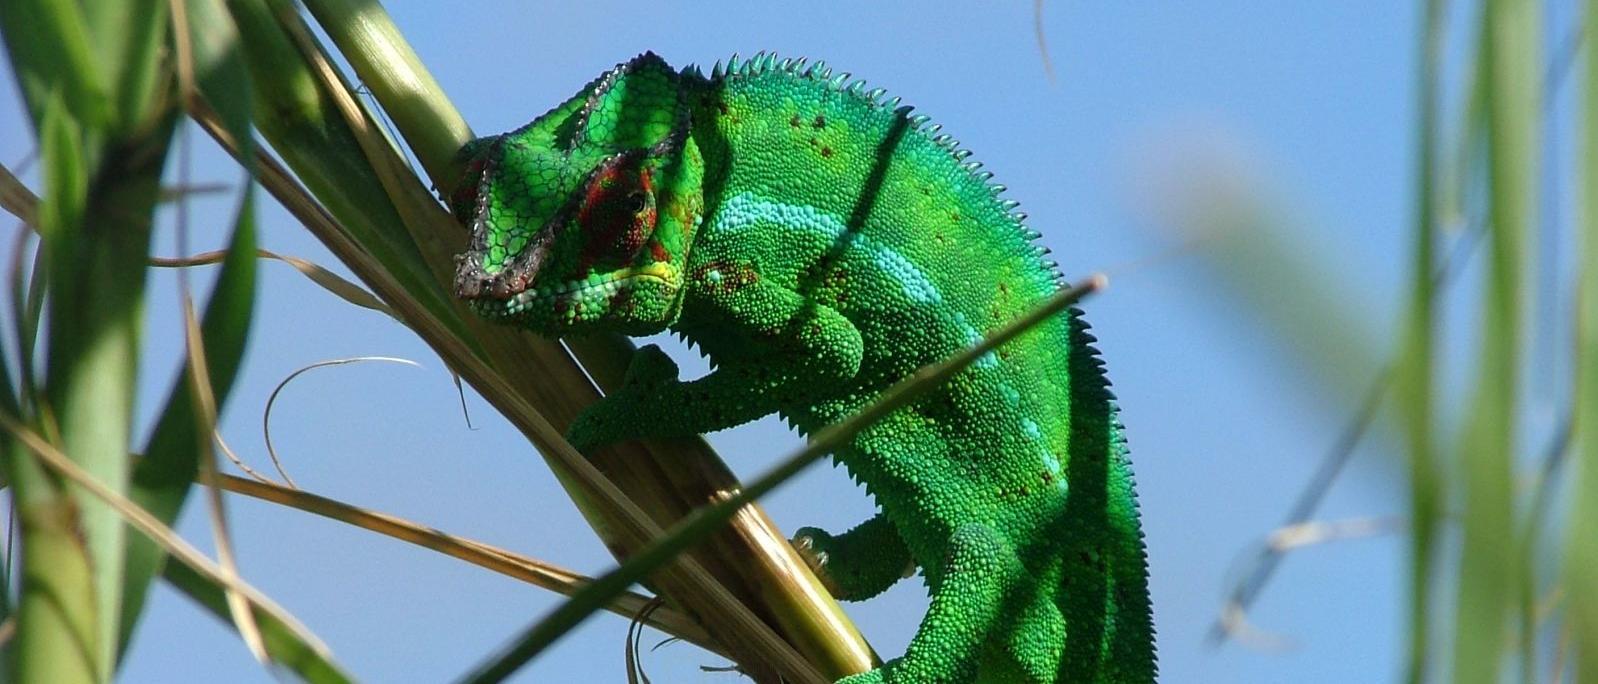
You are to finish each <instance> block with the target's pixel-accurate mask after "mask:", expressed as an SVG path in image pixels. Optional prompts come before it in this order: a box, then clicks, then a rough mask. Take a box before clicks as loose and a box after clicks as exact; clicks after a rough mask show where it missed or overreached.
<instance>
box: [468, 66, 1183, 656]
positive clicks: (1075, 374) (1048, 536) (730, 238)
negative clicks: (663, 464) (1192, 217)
mask: <svg viewBox="0 0 1598 684" xmlns="http://www.w3.org/2000/svg"><path fill="white" fill-rule="evenodd" d="M969 155H970V152H969V151H968V150H966V149H965V148H962V147H961V146H960V145H959V144H958V143H956V142H955V141H954V140H953V139H952V138H950V137H949V136H948V135H947V134H944V133H942V132H941V129H940V128H939V126H937V125H935V124H931V123H930V122H929V119H928V117H926V116H924V115H920V114H914V113H912V109H911V108H910V107H907V106H901V105H900V101H899V99H898V98H892V99H889V98H886V97H885V94H884V91H883V90H882V89H870V90H867V89H866V86H865V84H864V82H863V81H861V80H856V79H852V78H851V76H850V75H849V74H847V73H838V74H833V73H832V70H831V69H830V68H828V67H827V66H826V65H825V64H824V63H823V62H819V61H817V62H814V63H807V60H803V59H779V58H778V57H777V56H776V55H775V54H769V53H761V54H759V55H756V56H754V57H753V58H751V59H747V60H739V59H738V57H737V56H736V55H735V56H734V57H733V58H732V59H730V60H728V62H727V64H726V66H725V67H723V66H722V65H721V64H720V63H719V62H718V63H717V64H716V66H715V68H713V69H711V71H710V73H709V74H708V75H706V74H705V73H704V71H703V70H701V69H699V68H697V67H693V66H690V67H688V68H686V69H683V70H681V71H678V70H674V69H673V68H672V67H670V66H669V65H668V64H667V63H666V62H665V61H664V60H663V59H662V58H660V57H658V56H656V55H655V54H653V53H644V54H642V55H640V56H638V57H635V58H633V59H632V60H630V61H627V62H625V63H622V64H620V65H618V66H616V67H615V68H614V69H612V70H610V71H608V72H606V73H604V74H603V75H601V76H600V77H599V78H597V79H595V80H594V81H592V82H590V83H589V84H588V85H586V86H584V87H583V88H582V90H580V91H579V92H578V93H577V94H576V95H574V96H573V97H571V98H570V99H568V100H566V101H565V102H563V103H561V104H560V105H559V106H557V107H555V108H554V109H552V110H550V111H549V112H548V113H546V114H544V115H542V116H540V117H538V118H537V119H535V120H533V121H532V122H531V123H528V124H527V125H525V126H523V127H521V128H519V129H516V130H514V131H511V132H509V133H505V134H501V135H496V136H490V137H485V138H478V139H476V140H473V141H472V142H470V143H468V144H467V145H466V146H465V147H464V148H462V150H461V156H460V161H461V163H462V164H463V168H464V169H465V174H464V176H463V178H464V180H463V181H462V182H461V183H459V184H457V186H456V188H455V189H454V190H451V191H450V192H449V194H448V195H447V197H446V199H447V201H448V203H449V205H450V209H451V210H452V212H453V213H454V214H455V215H456V217H457V218H458V219H459V220H460V221H461V222H462V223H463V225H465V226H466V227H467V228H469V229H470V232H471V236H470V241H469V245H468V247H467V250H466V252H465V253H464V254H461V255H459V256H457V257H456V274H455V275H456V277H455V283H454V285H455V289H456V290H457V295H458V296H459V297H461V298H463V299H464V300H466V302H467V303H468V305H469V306H470V307H471V308H472V309H474V310H475V311H476V312H478V313H479V314H482V315H484V316H487V317H489V318H491V319H494V320H497V321H500V322H503V323H507V324H510V325H514V326H519V327H522V328H525V329H529V330H532V331H534V332H537V333H539V334H543V335H547V336H552V337H558V336H563V335H577V334H584V333H592V332H596V331H610V332H619V333H622V334H626V335H633V336H640V335H647V334H653V333H657V332H661V331H664V330H670V331H673V332H676V333H678V334H680V335H681V336H683V337H684V338H686V339H687V340H688V341H689V342H690V343H691V344H693V345H697V347H698V348H699V349H700V350H701V351H702V352H703V353H704V354H705V355H706V356H708V358H709V360H710V363H711V370H710V372H708V373H707V374H706V375H704V376H703V377H699V378H697V379H691V380H681V379H679V377H678V375H679V372H678V369H677V366H676V365H675V364H674V363H673V362H672V361H671V360H670V359H669V358H668V357H667V356H666V355H665V354H664V352H662V351H661V350H660V349H659V348H658V347H655V346H653V345H650V346H645V347H643V348H641V349H639V350H638V352H637V353H636V354H635V355H634V357H633V360H632V362H631V363H630V366H629V368H628V369H627V372H626V377H625V380H624V381H623V383H622V385H621V386H620V387H619V388H618V389H616V390H615V391H613V392H611V393H610V394H608V395H607V396H605V397H604V398H602V399H600V400H599V401H598V402H596V403H594V404H592V405H591V406H590V407H589V408H587V409H586V410H584V411H583V412H582V413H581V414H580V415H579V416H578V417H577V419H576V420H575V421H574V422H573V423H572V425H571V426H570V427H569V429H568V432H567V437H568V440H569V441H570V443H571V444H572V445H573V446H574V447H576V448H577V449H579V450H589V449H592V448H594V447H596V446H599V445H603V444H607V443H611V442H617V441H623V440H630V439H638V438H649V437H668V436H687V435H693V434H698V433H704V432H712V431H716V430H720V429H724V428H728V427H731V426H734V425H738V424H742V423H746V422H749V421H752V420H755V419H757V418H760V417H762V416H766V415H770V414H773V413H776V414H779V415H780V416H781V417H782V418H783V419H785V420H786V421H787V422H788V423H789V424H790V425H791V426H792V427H794V428H796V429H797V430H798V431H799V432H800V433H801V434H811V433H813V432H815V431H816V430H819V429H821V428H823V427H825V426H827V425H830V424H833V423H836V422H838V421H840V420H841V419H843V418H845V417H848V416H850V415H851V414H853V413H855V412H857V411H859V410H860V409H861V408H863V407H864V406H866V405H868V404H869V403H870V402H871V401H872V400H873V399H874V398H875V397H877V396H878V395H879V394H880V393H881V392H882V391H883V390H884V389H886V388H887V387H888V386H890V385H891V384H893V383H894V382H896V381H898V380H900V379H902V378H904V377H906V376H907V375H909V374H911V373H912V372H913V371H915V370H916V369H917V368H919V367H922V366H924V365H927V364H929V363H932V362H935V361H939V360H942V359H944V358H946V357H948V356H951V355H952V354H954V353H956V352H958V351H960V350H961V349H964V348H968V347H969V346H970V345H973V344H975V343H976V342H977V341H979V340H980V339H981V338H982V337H983V336H984V335H986V334H988V333H989V332H990V331H993V330H995V329H997V328H999V327H1001V326H1003V325H1004V324H1005V323H1006V322H1009V321H1011V320H1013V319H1015V318H1017V317H1019V316H1020V315H1021V314H1023V313H1024V312H1026V311H1027V310H1029V309H1030V308H1031V307H1034V306H1036V305H1037V304H1039V303H1040V302H1042V301H1043V300H1044V299H1045V298H1046V297H1048V296H1049V295H1050V294H1052V293H1054V292H1055V291H1057V290H1058V289H1059V288H1060V287H1062V286H1063V280H1062V278H1061V276H1060V274H1059V271H1058V267H1057V265H1056V264H1055V263H1054V262H1052V261H1049V260H1047V259H1046V255H1047V253H1048V250H1047V249H1045V248H1042V247H1040V246H1038V245H1036V244H1034V240H1035V239H1036V238H1037V237H1038V236H1039V234H1038V233H1036V232H1033V231H1032V230H1030V229H1028V228H1027V227H1026V223H1025V218H1026V217H1025V215H1024V214H1021V213H1019V212H1017V211H1016V206H1017V204H1016V202H1014V201H1012V200H1008V199H1005V198H1003V197H1002V192H1003V190H1004V189H1005V188H1004V186H1002V185H998V184H996V183H994V182H993V181H992V174H991V173H990V172H987V171H984V170H982V168H981V164H980V163H978V162H975V161H970V160H968V157H969ZM1095 342H1096V340H1095V337H1094V336H1093V335H1092V334H1091V333H1090V332H1089V327H1088V325H1087V323H1086V322H1085V321H1084V320H1083V317H1082V312H1081V311H1080V310H1078V309H1075V308H1072V309H1070V310H1069V311H1068V312H1066V313H1062V314H1061V315H1059V316H1056V317H1053V318H1051V319H1049V320H1048V321H1046V322H1045V323H1043V324H1041V325H1039V326H1038V327H1036V328H1034V329H1032V330H1030V331H1029V332H1027V333H1026V334H1024V335H1023V336H1021V337H1019V338H1017V339H1015V340H1014V341H1012V342H1010V343H1008V344H1007V345H1004V346H1002V347H1000V348H998V349H997V350H995V351H994V352H992V353H989V354H986V355H984V356H983V357H981V358H980V359H979V360H978V361H977V362H976V363H975V364H973V365H972V366H970V367H969V368H967V369H966V370H965V371H962V372H961V373H959V374H957V375H956V376H955V377H953V378H952V379H951V380H949V381H948V382H947V383H946V384H945V385H944V386H943V387H941V388H939V389H937V390H936V391H934V392H932V393H930V394H928V395H925V396H924V398H923V399H921V400H919V401H917V402H915V403H913V404H911V405H909V406H907V407H905V408H902V409H900V410H897V411H895V412H892V413H890V414H889V415H888V416H887V417H885V418H883V419H882V420H881V421H880V422H878V423H876V424H875V425H873V426H871V427H870V428H868V429H865V430H863V431H861V432H860V433H859V434H857V435H856V436H855V437H853V438H852V439H851V440H850V441H849V442H848V443H847V444H846V445H845V446H843V447H840V448H839V449H837V450H836V451H835V453H834V454H832V457H833V458H834V459H835V460H836V461H837V462H840V463H842V464H843V465H844V466H845V468H846V469H847V471H848V472H849V474H850V475H851V476H852V477H853V478H854V479H855V480H856V481H857V482H859V483H862V484H863V485H864V487H865V489H866V491H867V492H868V493H869V494H870V495H871V496H872V497H874V499H875V502H876V504H877V506H878V508H879V513H878V514H877V515H876V516H874V517H872V518H871V519H869V520H867V521H865V522H863V523H861V524H859V525H858V526H857V527H854V528H853V529H850V530H848V531H847V532H843V533H841V534H837V535H833V534H830V533H827V532H825V531H822V530H819V529H815V528H808V527H807V528H802V529H800V530H799V531H798V533H797V535H796V537H795V541H794V543H795V545H796V546H797V547H799V548H800V550H801V551H802V552H804V554H805V556H806V557H807V559H808V560H809V562H810V563H811V564H812V565H813V566H814V567H815V568H816V569H817V570H818V573H819V574H821V575H822V576H823V579H824V581H825V582H826V583H827V585H828V587H829V589H831V590H832V592H833V593H834V594H835V595H836V596H837V597H838V598H840V599H843V600H864V599H868V598H871V597H873V596H875V595H877V594H880V593H882V592H883V591H885V590H886V589H887V588H888V587H889V586H891V585H893V584H894V583H895V582H897V581H898V580H900V579H901V578H902V577H906V576H908V575H909V574H910V573H909V572H907V568H919V569H920V571H921V574H922V576H923V578H924V580H925V583H926V586H927V589H928V592H929V594H930V604H929V607H928V609H927V613H926V615H925V617H924V618H923V620H922V622H921V624H920V626H919V628H918V629H917V631H916V633H915V635H914V637H913V638H912V640H911V641H910V644H909V646H908V647H907V649H906V651H905V653H904V654H903V655H902V656H901V657H898V658H893V659H890V660H888V661H886V662H885V663H883V664H882V665H881V666H880V667H878V668H876V669H874V670H871V671H869V672H865V673H860V674H856V675H852V676H848V677H845V678H843V679H841V680H839V682H840V683H841V684H867V683H870V682H898V683H908V682H916V683H921V682H975V681H985V682H1145V681H1153V680H1154V679H1155V677H1156V674H1157V666H1156V658H1155V646H1154V629H1153V621H1152V607H1151V604H1150V600H1149V595H1148V571H1147V559H1146V552H1145V547H1144V543H1143V533H1142V530H1141V527H1140V522H1139V512H1138V505H1137V501H1136V495H1135V493H1134V482H1133V477H1132V472H1131V465H1130V461H1129V459H1128V456H1127V449H1126V442H1125V439H1124V437H1123V428H1122V425H1121V423H1120V420H1119V418H1118V412H1119V409H1118V407H1117V404H1116V401H1115V397H1114V396H1113V394H1112V393H1111V391H1110V389H1109V382H1108V380H1107V379H1106V377H1105V374H1104V370H1103V368H1104V364H1103V362H1102V361H1101V360H1100V355H1099V352H1098V351H1097V349H1096V348H1095V346H1094V343H1095Z"/></svg>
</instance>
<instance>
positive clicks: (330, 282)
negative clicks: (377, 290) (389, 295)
mask: <svg viewBox="0 0 1598 684" xmlns="http://www.w3.org/2000/svg"><path fill="white" fill-rule="evenodd" d="M255 253H256V255H258V256H260V257H261V258H262V259H272V260H275V261H281V262H283V263H285V264H288V265H289V266H292V267H294V270H296V271H299V272H300V273H301V274H303V275H304V276H305V277H307V278H310V279H311V282H314V283H316V284H317V285H320V286H321V287H322V289H324V290H327V291H328V292H331V293H333V294H334V295H336V296H338V298H339V299H342V300H344V301H346V302H349V303H351V304H354V305H356V306H358V307H361V308H363V309H371V310H373V311H376V312H378V313H381V314H383V315H385V316H388V317H389V318H392V319H394V320H396V321H400V322H401V323H403V322H404V321H403V320H401V319H400V317H399V316H398V315H396V314H395V313H394V310H393V309H391V308H389V306H388V305H387V304H384V303H383V300H381V299H378V298H377V297H376V296H375V295H373V294H372V293H370V292H367V291H366V288H363V287H361V286H360V285H356V284H355V283H352V282H350V281H349V280H348V279H346V278H344V277H343V276H341V275H339V274H337V273H334V272H333V271H331V270H329V269H328V268H327V267H325V266H322V265H320V264H318V263H316V262H314V261H310V260H308V259H302V258H300V257H297V256H291V255H288V254H278V253H276V252H273V251H271V250H266V249H257V250H255ZM226 256H227V253H226V252H224V251H222V250H212V251H209V252H200V253H199V254H195V255H193V256H187V257H150V265H151V266H155V267H158V268H189V267H193V266H209V265H211V264H219V263H222V259H223V258H225V257H226Z"/></svg>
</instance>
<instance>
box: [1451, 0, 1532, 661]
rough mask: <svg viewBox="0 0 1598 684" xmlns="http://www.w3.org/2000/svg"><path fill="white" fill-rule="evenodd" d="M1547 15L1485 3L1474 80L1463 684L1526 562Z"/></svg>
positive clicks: (1459, 648)
mask: <svg viewBox="0 0 1598 684" xmlns="http://www.w3.org/2000/svg"><path fill="white" fill-rule="evenodd" d="M1540 24H1541V13H1540V12H1539V9H1538V3H1536V2H1535V1H1534V0H1489V2H1488V3H1487V6H1486V10H1485V12H1484V13H1483V21H1482V33H1481V44H1480V46H1479V48H1478V50H1479V60H1480V61H1479V64H1480V65H1481V67H1480V70H1479V72H1478V74H1479V77H1480V78H1482V79H1483V85H1484V99H1483V101H1484V102H1485V103H1486V106H1487V111H1486V116H1487V128H1486V132H1487V164H1488V179H1487V180H1488V192H1489V198H1488V204H1489V215H1490V217H1491V222H1490V226H1489V232H1488V247H1489V249H1488V264H1487V274H1486V280H1485V283H1484V284H1485V286H1486V293H1485V296H1484V297H1483V312H1482V316H1483V317H1482V326H1481V329H1482V332H1483V339H1482V343H1481V347H1480V360H1479V362H1478V370H1477V377H1476V389H1475V394H1474V397H1473V400H1472V402H1473V403H1472V408H1471V414H1470V418H1469V419H1468V423H1467V425H1468V427H1467V428H1466V430H1465V435H1464V438H1463V441H1462V443H1461V448H1462V452H1463V454H1462V455H1463V457H1464V516H1463V522H1464V531H1463V544H1462V547H1463V548H1462V552H1461V559H1460V575H1459V594H1458V596H1459V599H1458V606H1459V608H1458V615H1457V617H1456V623H1455V631H1454V670H1453V675H1454V677H1455V680H1456V681H1461V682H1494V681H1497V680H1498V675H1499V666H1500V664H1501V663H1502V662H1503V653H1504V645H1505V636H1506V631H1505V630H1506V627H1507V625H1508V617H1509V607H1510V600H1511V599H1512V598H1513V597H1514V596H1516V593H1517V592H1520V591H1522V586H1521V584H1520V580H1519V578H1520V576H1521V575H1522V574H1524V573H1525V572H1526V571H1527V568H1526V567H1525V565H1526V562H1527V561H1526V559H1524V558H1522V557H1521V556H1520V554H1519V552H1520V551H1521V550H1522V549H1520V548H1519V546H1518V545H1517V544H1516V541H1515V530H1514V520H1515V502H1514V491H1513V487H1514V482H1515V477H1514V470H1513V457H1514V452H1515V445H1516V438H1517V430H1516V427H1517V426H1516V420H1515V417H1516V415H1517V412H1518V402H1517V398H1518V397H1519V396H1520V395H1519V392H1518V391H1517V388H1518V387H1519V381H1520V374H1519V372H1518V368H1519V366H1520V363H1521V348H1522V345H1521V339H1520V337H1521V334H1522V333H1521V331H1522V330H1523V325H1522V323H1523V318H1524V315H1525V311H1526V310H1527V306H1526V302H1525V300H1526V291H1527V278H1526V273H1527V272H1528V263H1527V261H1528V255H1529V253H1530V249H1529V243H1530V236H1531V234H1532V232H1531V230H1532V226H1534V225H1535V224H1536V222H1535V219H1534V215H1535V206H1534V205H1535V198H1536V189H1537V162H1536V160H1537V151H1538V145H1539V142H1538V134H1537V131H1538V125H1539V120H1538V116H1537V111H1538V106H1539V103H1540V102H1541V97H1540V94H1539V92H1538V91H1539V86H1538V84H1539V81H1540V80H1541V66H1540V59H1541V55H1542V50H1541V44H1540V37H1539V33H1538V31H1539V27H1540Z"/></svg>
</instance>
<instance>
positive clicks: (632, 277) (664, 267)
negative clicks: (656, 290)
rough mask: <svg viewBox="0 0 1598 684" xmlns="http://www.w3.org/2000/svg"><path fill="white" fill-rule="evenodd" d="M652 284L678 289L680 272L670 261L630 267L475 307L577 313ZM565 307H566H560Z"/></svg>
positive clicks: (478, 301) (508, 311)
mask: <svg viewBox="0 0 1598 684" xmlns="http://www.w3.org/2000/svg"><path fill="white" fill-rule="evenodd" d="M648 281H653V282H656V283H659V284H660V285H662V286H664V287H666V288H667V289H674V288H675V287H676V284H677V283H678V282H680V270H679V269H678V268H677V267H676V266H673V265H672V264H671V263H670V262H665V261H660V262H656V263H653V264H649V265H648V266H630V267H627V268H623V269H620V270H616V271H611V272H609V273H595V274H592V275H589V276H588V277H587V278H582V279H578V280H569V281H566V282H563V283H555V284H551V285H545V286H542V287H534V288H528V289H526V290H523V291H521V292H518V293H516V294H515V295H513V296H511V297H510V298H508V299H504V300H493V299H474V300H472V304H473V305H474V306H476V307H477V308H478V309H480V310H485V311H491V312H493V313H498V314H501V315H507V316H513V315H517V314H523V313H528V312H531V311H538V310H545V311H552V312H553V311H554V309H557V308H558V309H562V310H564V311H566V312H572V313H575V311H576V310H577V308H578V307H580V306H581V307H586V306H589V305H601V304H603V303H605V302H607V301H609V300H610V299H611V298H612V297H615V296H616V295H617V294H619V293H621V292H623V291H625V290H628V289H630V286H634V285H637V284H638V283H641V282H648ZM562 304H564V305H565V306H557V305H562Z"/></svg>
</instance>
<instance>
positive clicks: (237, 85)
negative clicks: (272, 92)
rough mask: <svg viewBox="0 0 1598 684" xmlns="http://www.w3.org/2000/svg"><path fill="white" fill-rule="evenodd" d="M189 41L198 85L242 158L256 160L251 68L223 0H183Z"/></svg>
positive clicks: (247, 164)
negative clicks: (237, 146) (236, 143)
mask: <svg viewBox="0 0 1598 684" xmlns="http://www.w3.org/2000/svg"><path fill="white" fill-rule="evenodd" d="M183 7H184V11H185V12H186V13H187V15H188V17H187V18H188V28H189V31H188V36H187V39H188V41H189V45H190V46H192V47H193V54H194V79H195V86H196V87H197V88H198V89H199V91H200V95H201V96H203V97H204V98H205V102H206V104H207V105H209V106H210V107H211V109H212V110H213V111H214V112H216V114H217V118H218V119H219V120H220V121H221V123H222V127H223V128H224V129H226V130H227V132H228V133H229V134H230V135H232V136H233V139H234V140H236V141H238V143H239V145H240V152H241V153H242V154H241V155H240V157H239V162H240V163H241V164H243V165H244V167H245V168H246V169H248V168H250V166H251V165H252V164H254V163H255V157H254V154H253V148H252V146H253V143H254V137H253V131H252V129H251V107H252V106H253V105H254V103H253V97H252V95H251V93H250V88H251V82H250V70H249V69H248V68H247V67H246V66H245V64H244V53H243V50H242V48H241V47H240V45H239V30H238V27H237V26H234V24H233V17H232V16H230V15H229V14H228V13H227V7H225V6H224V5H223V4H222V0H184V3H183Z"/></svg>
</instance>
